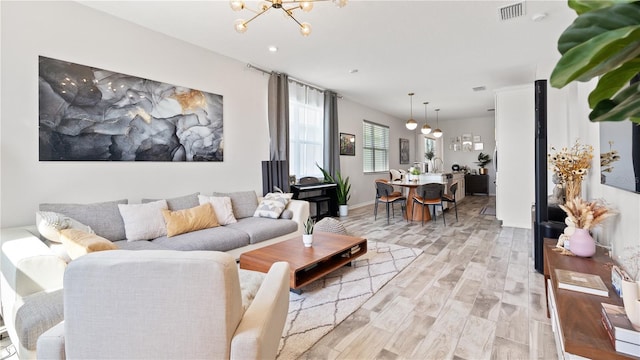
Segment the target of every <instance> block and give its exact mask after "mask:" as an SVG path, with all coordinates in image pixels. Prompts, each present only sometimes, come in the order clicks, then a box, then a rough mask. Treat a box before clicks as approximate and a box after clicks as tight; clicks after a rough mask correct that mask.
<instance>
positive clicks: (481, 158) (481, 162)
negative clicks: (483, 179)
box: [476, 152, 491, 175]
mask: <svg viewBox="0 0 640 360" xmlns="http://www.w3.org/2000/svg"><path fill="white" fill-rule="evenodd" d="M490 162H491V156H489V154H485V153H483V152H481V153H480V154H478V161H476V164H478V166H480V170H478V173H479V174H480V175H486V174H487V169H486V168H485V166H487V164H488V163H490Z"/></svg>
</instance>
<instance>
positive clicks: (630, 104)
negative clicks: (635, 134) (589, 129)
mask: <svg viewBox="0 0 640 360" xmlns="http://www.w3.org/2000/svg"><path fill="white" fill-rule="evenodd" d="M638 115H640V83H634V84H631V85H629V86H628V87H627V88H625V89H624V90H622V91H620V92H619V93H618V94H617V95H616V96H615V97H613V99H605V100H602V101H600V102H598V103H597V104H596V106H595V107H594V108H593V111H592V112H591V113H590V114H589V119H590V120H591V121H594V122H600V121H623V120H626V119H629V118H630V119H631V121H633V122H637V123H638V122H640V119H639V118H638Z"/></svg>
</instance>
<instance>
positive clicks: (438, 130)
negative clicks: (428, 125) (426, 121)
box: [433, 109, 442, 138]
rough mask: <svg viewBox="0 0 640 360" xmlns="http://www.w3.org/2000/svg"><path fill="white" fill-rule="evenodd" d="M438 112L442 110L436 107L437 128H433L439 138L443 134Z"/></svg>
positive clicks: (434, 133) (434, 134)
mask: <svg viewBox="0 0 640 360" xmlns="http://www.w3.org/2000/svg"><path fill="white" fill-rule="evenodd" d="M438 112H440V109H436V129H435V130H433V136H435V137H436V138H439V137H441V136H442V130H440V121H439V120H440V119H439V118H438Z"/></svg>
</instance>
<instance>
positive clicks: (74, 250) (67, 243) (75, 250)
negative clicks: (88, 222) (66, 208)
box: [60, 229, 118, 260]
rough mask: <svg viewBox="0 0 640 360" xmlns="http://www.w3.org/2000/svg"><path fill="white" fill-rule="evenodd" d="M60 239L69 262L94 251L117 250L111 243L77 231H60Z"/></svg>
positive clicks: (96, 236)
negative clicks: (69, 259)
mask: <svg viewBox="0 0 640 360" xmlns="http://www.w3.org/2000/svg"><path fill="white" fill-rule="evenodd" d="M60 239H62V245H64V248H65V249H66V250H67V254H68V255H69V257H70V258H71V260H73V259H77V258H79V257H80V256H82V255H86V254H88V253H91V252H95V251H103V250H117V249H118V247H117V246H116V245H115V244H114V243H113V242H111V241H109V240H107V239H105V238H103V237H101V236H98V235H96V234H92V233H88V232H84V231H82V230H78V229H64V230H61V231H60Z"/></svg>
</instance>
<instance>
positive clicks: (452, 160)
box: [441, 116, 496, 195]
mask: <svg viewBox="0 0 640 360" xmlns="http://www.w3.org/2000/svg"><path fill="white" fill-rule="evenodd" d="M495 125H496V123H495V119H494V117H493V116H488V117H482V118H475V119H459V120H449V121H443V122H442V125H441V129H442V132H443V133H444V135H442V138H441V139H442V140H443V141H442V142H443V144H442V147H443V159H444V170H445V172H450V171H451V166H452V165H453V164H458V165H460V166H464V165H466V166H468V167H469V168H470V169H472V170H473V169H475V170H477V169H478V168H479V167H478V165H477V164H476V161H478V155H479V154H480V152H483V153H485V154H489V156H491V162H490V163H489V164H488V165H487V166H486V168H487V169H488V170H489V193H490V194H492V195H495V193H496V186H495V184H494V180H495V177H496V172H495V170H494V169H495V168H494V165H495V163H494V154H493V151H494V149H495V147H496V140H495ZM462 134H472V135H478V136H480V140H481V141H482V143H483V146H484V149H483V150H482V151H480V150H478V151H475V150H473V151H454V150H451V149H450V148H449V144H451V140H452V138H454V139H455V138H456V137H458V136H462Z"/></svg>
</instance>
